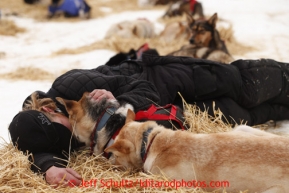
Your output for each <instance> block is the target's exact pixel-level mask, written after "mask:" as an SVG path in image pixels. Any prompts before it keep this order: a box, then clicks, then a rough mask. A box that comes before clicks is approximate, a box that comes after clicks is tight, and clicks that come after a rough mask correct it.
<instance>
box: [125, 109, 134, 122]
mask: <svg viewBox="0 0 289 193" xmlns="http://www.w3.org/2000/svg"><path fill="white" fill-rule="evenodd" d="M134 120H135V113H134V112H133V111H132V110H130V109H128V110H127V115H126V120H125V123H129V122H131V121H134Z"/></svg>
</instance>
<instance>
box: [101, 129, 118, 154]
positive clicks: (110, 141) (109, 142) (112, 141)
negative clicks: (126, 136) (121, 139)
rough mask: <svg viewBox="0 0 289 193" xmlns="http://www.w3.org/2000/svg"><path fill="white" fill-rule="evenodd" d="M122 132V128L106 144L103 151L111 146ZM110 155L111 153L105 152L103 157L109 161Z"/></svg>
mask: <svg viewBox="0 0 289 193" xmlns="http://www.w3.org/2000/svg"><path fill="white" fill-rule="evenodd" d="M120 130H121V128H120V129H118V130H117V131H116V132H115V133H114V134H113V136H112V137H111V139H110V140H109V141H108V142H107V143H106V144H105V146H104V148H103V149H105V148H106V147H109V146H111V145H112V144H113V143H114V141H115V138H116V136H117V135H118V134H119V132H120ZM110 155H111V154H110V153H106V152H103V156H104V157H106V158H107V159H109V157H110Z"/></svg>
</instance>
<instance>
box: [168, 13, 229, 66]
mask: <svg viewBox="0 0 289 193" xmlns="http://www.w3.org/2000/svg"><path fill="white" fill-rule="evenodd" d="M187 19H188V23H189V26H190V31H191V39H190V44H189V45H185V46H183V47H182V48H181V49H179V50H177V51H174V52H172V53H170V54H168V55H172V56H190V57H194V58H202V59H207V60H213V61H218V62H222V63H231V62H232V61H233V60H234V59H233V58H232V56H231V55H230V54H229V52H228V50H227V47H226V45H225V42H224V41H223V40H221V38H220V34H219V32H218V30H217V29H216V23H217V19H218V16H217V13H215V14H214V15H212V16H211V17H210V18H209V19H208V20H194V19H193V18H192V17H191V16H189V15H188V16H187Z"/></svg>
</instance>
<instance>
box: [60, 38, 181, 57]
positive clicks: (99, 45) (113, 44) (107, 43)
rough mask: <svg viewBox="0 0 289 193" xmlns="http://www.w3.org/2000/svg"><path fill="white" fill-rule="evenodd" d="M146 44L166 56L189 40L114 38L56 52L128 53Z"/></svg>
mask: <svg viewBox="0 0 289 193" xmlns="http://www.w3.org/2000/svg"><path fill="white" fill-rule="evenodd" d="M144 43H148V44H149V47H150V48H152V49H156V50H157V51H158V52H159V54H160V55H166V54H168V53H170V52H172V51H175V50H178V49H180V47H181V46H183V45H184V44H187V40H175V41H172V42H169V43H167V42H164V41H161V40H159V39H158V38H151V39H140V38H130V39H125V38H118V37H113V38H109V39H104V40H100V41H97V42H94V43H92V44H90V45H86V46H82V47H79V48H76V49H62V50H59V51H57V52H55V53H54V54H55V55H61V54H80V53H85V52H90V51H94V50H97V49H109V50H112V51H115V52H128V51H129V50H130V49H135V50H136V49H138V48H139V47H140V46H142V45H143V44H144Z"/></svg>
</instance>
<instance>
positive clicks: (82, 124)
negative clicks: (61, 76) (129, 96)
mask: <svg viewBox="0 0 289 193" xmlns="http://www.w3.org/2000/svg"><path fill="white" fill-rule="evenodd" d="M56 99H57V100H58V101H59V102H60V103H61V104H63V105H64V106H65V108H66V110H67V113H68V114H69V121H70V123H71V125H72V126H73V129H74V130H73V135H74V136H75V137H76V138H77V139H78V140H79V141H80V142H83V143H85V144H86V146H91V148H92V152H93V153H95V154H96V155H98V154H101V153H103V150H104V149H105V147H106V146H107V145H108V144H109V143H112V142H113V135H114V134H116V132H117V131H118V130H119V129H120V128H121V127H122V126H123V125H124V123H125V119H126V114H127V110H128V109H130V110H133V106H132V105H130V104H127V103H120V102H118V101H116V100H107V99H103V100H102V101H100V102H99V103H96V102H94V101H93V100H91V98H90V97H89V95H88V93H84V94H83V96H82V98H81V99H80V100H79V101H73V100H65V99H62V98H60V97H57V98H56Z"/></svg>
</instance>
